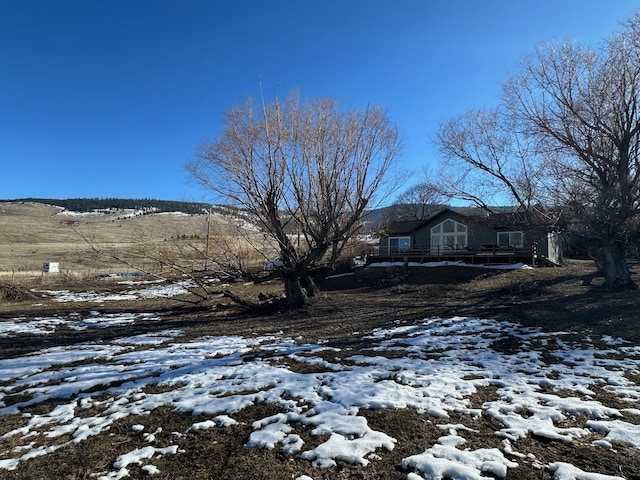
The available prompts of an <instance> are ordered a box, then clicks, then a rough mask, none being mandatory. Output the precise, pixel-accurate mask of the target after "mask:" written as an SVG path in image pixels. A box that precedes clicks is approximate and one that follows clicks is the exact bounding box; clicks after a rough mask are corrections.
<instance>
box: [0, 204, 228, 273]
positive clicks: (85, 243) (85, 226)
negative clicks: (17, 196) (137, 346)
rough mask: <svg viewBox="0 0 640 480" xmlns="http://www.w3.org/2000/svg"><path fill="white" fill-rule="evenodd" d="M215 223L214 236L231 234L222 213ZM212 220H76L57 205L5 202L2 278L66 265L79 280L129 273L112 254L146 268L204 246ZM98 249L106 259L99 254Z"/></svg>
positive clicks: (0, 229) (116, 216) (0, 232)
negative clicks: (164, 256)
mask: <svg viewBox="0 0 640 480" xmlns="http://www.w3.org/2000/svg"><path fill="white" fill-rule="evenodd" d="M210 218H211V225H210V227H209V230H210V233H211V234H212V235H214V234H220V233H221V232H223V231H224V232H226V233H227V234H229V233H230V232H229V231H228V220H226V219H225V217H224V216H222V215H221V214H219V213H216V214H213V215H212V216H211V217H210ZM208 220H209V216H208V215H207V214H191V215H187V214H181V213H155V214H145V215H135V214H133V212H132V211H128V210H112V211H110V212H109V213H101V214H97V213H85V214H70V213H69V212H68V211H63V209H62V208H60V207H57V206H53V205H47V204H41V203H33V202H3V203H0V272H3V273H4V274H5V276H6V275H7V274H13V275H15V274H16V273H23V272H29V271H31V272H33V271H36V272H37V271H39V270H40V269H41V268H42V264H43V263H44V262H60V268H61V270H62V271H63V272H68V273H74V274H83V273H87V274H93V273H98V272H99V271H107V272H108V271H120V270H122V269H129V268H131V267H130V266H127V265H126V264H125V263H122V262H118V261H116V260H114V259H113V258H111V257H110V255H109V254H111V253H113V254H116V255H117V256H119V257H125V258H127V259H129V260H130V261H131V262H132V263H140V262H141V261H140V260H139V259H138V260H136V259H135V257H136V256H140V255H144V254H148V255H150V256H155V255H156V254H157V252H158V251H160V250H162V251H164V252H165V253H166V252H168V251H169V250H176V249H178V250H179V248H184V244H185V242H188V243H190V244H191V245H192V246H196V245H195V244H198V245H204V242H205V238H206V236H207V222H208ZM180 242H181V245H180V246H179V245H178V243H180ZM92 245H93V246H94V247H96V248H97V249H98V250H100V252H102V254H98V253H97V252H95V251H94V248H92ZM191 250H192V251H193V250H194V249H193V248H191ZM144 262H147V265H140V267H144V268H147V267H151V266H150V265H149V264H148V263H149V260H145V261H144ZM144 262H143V263H144Z"/></svg>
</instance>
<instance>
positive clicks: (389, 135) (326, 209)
mask: <svg viewBox="0 0 640 480" xmlns="http://www.w3.org/2000/svg"><path fill="white" fill-rule="evenodd" d="M260 107H261V108H258V109H256V108H255V105H254V103H253V102H252V101H251V100H248V101H247V102H246V104H245V105H243V106H239V107H234V108H231V109H230V110H229V111H228V112H227V113H226V115H225V117H224V122H223V124H224V131H223V132H222V134H221V135H220V136H219V137H218V139H217V140H215V141H213V142H210V143H206V144H204V145H203V146H202V147H201V149H200V151H199V154H198V156H197V158H196V159H195V160H194V161H193V162H191V163H190V164H189V165H188V166H187V168H188V170H189V171H190V172H191V174H192V175H193V176H194V177H195V178H196V179H197V180H198V181H200V182H201V183H202V184H203V185H204V186H206V187H207V188H209V189H211V190H212V191H213V192H215V193H216V194H218V195H219V196H220V197H222V200H223V201H224V202H230V203H232V204H233V205H236V206H238V207H239V208H242V209H245V210H247V211H249V212H251V213H252V214H253V215H254V216H255V218H256V219H257V221H258V222H259V224H260V227H262V228H263V229H264V231H265V232H267V233H268V234H269V235H270V236H271V237H272V238H273V240H275V242H276V243H277V245H278V248H279V251H280V262H281V266H280V271H281V274H282V276H283V279H284V284H285V293H286V298H287V303H288V305H289V306H299V305H303V304H305V303H306V302H307V300H308V296H310V295H313V293H314V288H315V286H314V284H313V282H312V280H311V277H310V270H311V269H312V268H313V267H314V266H316V265H319V264H321V263H322V262H328V263H332V262H333V261H335V260H336V259H337V258H338V256H339V255H340V253H341V251H342V249H343V248H344V246H345V245H346V243H347V240H348V239H349V238H350V237H351V236H352V235H353V234H354V232H355V231H356V230H357V228H358V227H359V226H360V224H359V221H360V218H361V216H362V214H363V212H364V210H365V208H367V206H370V205H371V203H372V202H373V201H375V199H376V198H378V197H379V196H380V195H383V194H384V193H385V192H386V191H387V188H393V186H394V185H392V184H391V183H390V181H389V180H390V179H391V176H390V175H389V174H390V173H392V172H390V169H391V166H392V165H393V164H394V162H395V161H396V160H397V158H398V155H399V152H400V141H399V137H398V132H397V130H396V128H395V126H394V125H393V124H392V123H391V121H390V120H389V119H388V117H387V116H386V114H385V112H384V111H383V110H382V109H381V108H380V107H377V106H374V107H370V108H367V109H365V110H362V111H356V110H349V111H346V112H343V111H341V110H339V108H338V105H337V104H336V102H335V101H334V100H331V99H318V100H313V101H310V102H308V103H304V104H301V102H300V99H299V94H298V93H297V92H294V93H292V94H290V95H289V96H288V97H287V98H286V99H285V100H284V101H282V102H281V101H280V100H278V99H277V98H276V99H275V100H274V102H273V103H271V104H266V103H265V102H264V101H263V102H262V104H261V106H260Z"/></svg>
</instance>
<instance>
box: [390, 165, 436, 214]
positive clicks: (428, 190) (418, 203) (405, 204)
mask: <svg viewBox="0 0 640 480" xmlns="http://www.w3.org/2000/svg"><path fill="white" fill-rule="evenodd" d="M443 198H444V197H443V195H441V193H440V191H439V189H438V188H437V186H436V184H435V183H434V182H433V179H432V177H431V175H430V174H429V172H428V171H425V172H424V180H423V181H421V182H420V183H417V184H415V185H412V186H410V187H409V188H407V189H406V190H405V191H404V192H402V193H401V194H400V195H398V198H397V199H396V201H395V202H394V204H393V205H392V207H393V208H392V209H391V212H390V215H389V217H390V218H393V219H395V220H398V219H402V220H426V219H428V218H429V217H431V216H432V215H433V214H435V213H436V212H437V211H438V210H439V209H441V208H442V206H441V204H442V200H443Z"/></svg>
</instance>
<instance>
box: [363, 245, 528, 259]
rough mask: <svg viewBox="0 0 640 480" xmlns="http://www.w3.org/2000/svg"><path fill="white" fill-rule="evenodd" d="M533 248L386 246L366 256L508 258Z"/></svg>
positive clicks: (375, 247)
mask: <svg viewBox="0 0 640 480" xmlns="http://www.w3.org/2000/svg"><path fill="white" fill-rule="evenodd" d="M532 247H533V246H532V245H527V246H523V247H513V246H500V245H489V244H483V245H465V246H460V247H455V246H434V247H420V248H410V249H408V250H398V249H393V248H389V247H386V246H374V247H370V249H369V250H368V252H367V255H369V256H373V257H394V258H403V257H412V258H413V257H456V256H477V257H508V256H530V255H532V254H533V248H532Z"/></svg>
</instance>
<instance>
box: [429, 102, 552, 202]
mask: <svg viewBox="0 0 640 480" xmlns="http://www.w3.org/2000/svg"><path fill="white" fill-rule="evenodd" d="M436 143H437V144H438V145H439V147H440V153H441V155H442V165H441V168H440V171H439V175H438V182H437V186H436V187H435V188H436V190H437V191H439V193H440V194H441V195H443V196H446V197H449V198H456V199H461V200H464V201H467V202H470V203H472V204H474V205H476V206H478V207H480V208H483V209H484V210H487V211H491V210H492V208H493V207H494V206H496V205H500V204H502V205H504V204H505V203H507V204H510V205H514V204H515V205H517V206H518V207H519V208H520V209H521V210H522V211H523V212H527V211H531V210H532V209H534V208H536V206H538V205H541V204H542V201H543V199H545V198H546V189H545V184H544V181H543V179H544V170H545V163H544V157H541V156H539V155H536V154H535V150H534V149H533V148H532V144H531V141H530V140H528V139H527V138H525V137H524V136H523V135H520V134H518V132H517V131H515V130H514V129H513V125H512V123H511V121H510V119H509V118H508V117H507V116H506V115H505V114H504V110H502V109H498V108H496V109H493V110H488V111H486V110H469V111H468V112H466V113H465V114H463V115H461V116H459V117H457V118H455V119H453V120H450V121H448V122H444V123H442V124H441V125H440V128H439V129H438V131H437V133H436Z"/></svg>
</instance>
